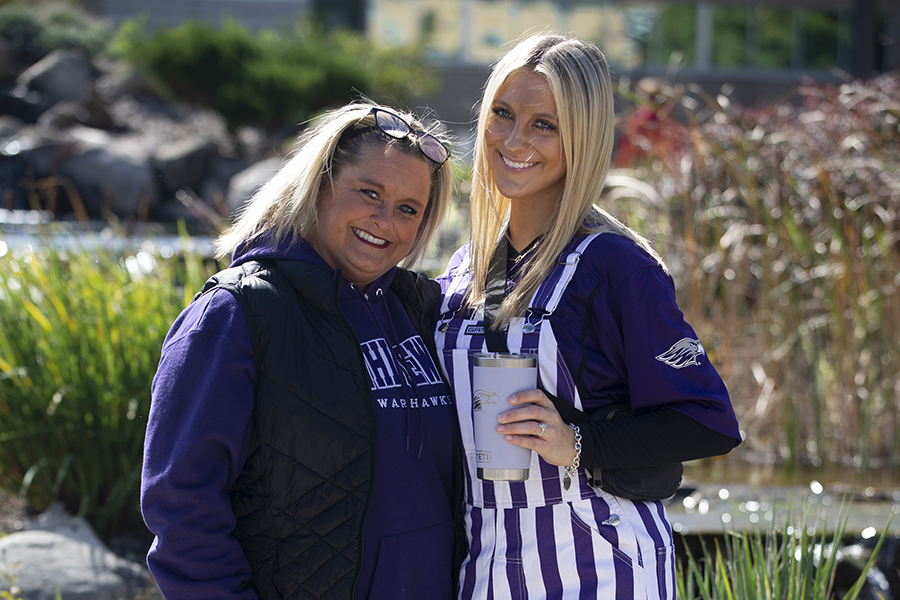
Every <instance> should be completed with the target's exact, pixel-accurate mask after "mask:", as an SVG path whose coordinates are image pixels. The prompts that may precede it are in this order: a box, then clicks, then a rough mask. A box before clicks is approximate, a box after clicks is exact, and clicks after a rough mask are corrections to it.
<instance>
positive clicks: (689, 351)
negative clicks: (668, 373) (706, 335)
mask: <svg viewBox="0 0 900 600" xmlns="http://www.w3.org/2000/svg"><path fill="white" fill-rule="evenodd" d="M703 354H706V350H704V349H703V344H701V343H700V341H699V340H692V339H691V338H682V339H680V340H678V341H677V342H675V343H674V344H673V345H672V347H671V348H669V349H668V350H666V351H665V352H663V353H662V354H660V355H659V356H657V357H656V360H658V361H660V362H663V363H666V364H667V365H669V366H670V367H672V368H673V369H683V368H685V367H690V366H691V365H699V364H700V361H699V360H697V358H698V357H699V356H701V355H703Z"/></svg>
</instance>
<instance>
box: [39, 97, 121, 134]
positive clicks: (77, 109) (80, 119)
mask: <svg viewBox="0 0 900 600" xmlns="http://www.w3.org/2000/svg"><path fill="white" fill-rule="evenodd" d="M37 125H38V127H44V128H48V129H65V128H66V127H71V126H73V125H84V126H86V127H91V128H94V129H103V130H106V131H115V130H117V129H119V127H117V126H116V124H115V123H113V120H112V117H111V116H110V114H109V111H108V110H107V108H106V105H105V104H104V103H103V101H102V100H100V98H99V97H98V96H97V95H96V94H91V95H90V96H89V97H88V98H87V100H85V101H84V102H71V101H62V102H57V103H56V104H54V105H53V106H52V107H50V108H49V109H47V110H46V111H45V112H44V113H42V114H41V116H40V117H38V120H37Z"/></svg>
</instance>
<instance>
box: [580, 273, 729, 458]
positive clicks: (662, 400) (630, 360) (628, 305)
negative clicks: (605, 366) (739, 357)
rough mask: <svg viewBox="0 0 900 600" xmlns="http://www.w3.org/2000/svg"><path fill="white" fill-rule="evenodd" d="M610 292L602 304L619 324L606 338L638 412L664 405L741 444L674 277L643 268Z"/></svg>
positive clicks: (724, 392) (612, 284) (613, 284)
mask: <svg viewBox="0 0 900 600" xmlns="http://www.w3.org/2000/svg"><path fill="white" fill-rule="evenodd" d="M608 294H609V296H608V298H602V297H601V298H600V299H599V300H600V301H601V302H603V303H604V304H605V305H606V306H607V307H608V310H609V311H610V312H611V316H612V319H613V321H614V323H615V325H616V326H615V327H607V328H606V332H605V333H606V339H607V340H608V343H609V344H610V347H611V351H612V352H614V353H616V354H619V359H620V360H619V361H618V362H619V365H618V368H619V369H621V375H622V376H623V377H624V378H625V380H626V381H627V386H628V390H629V395H630V402H631V406H632V409H633V410H634V412H635V414H636V415H640V414H641V413H642V412H646V411H647V410H650V409H653V408H657V407H661V406H665V407H667V408H671V409H674V410H677V411H679V412H682V413H683V414H685V415H687V416H689V417H691V418H692V419H694V420H696V421H697V422H699V423H700V424H702V425H705V426H706V427H709V428H710V429H712V430H714V431H717V432H719V433H721V434H724V435H727V436H730V437H733V438H734V439H735V440H740V439H741V436H740V432H739V431H738V427H737V420H736V419H735V415H734V411H733V409H732V406H731V401H730V399H729V396H728V390H727V389H726V387H725V384H724V382H723V381H722V378H721V377H720V376H719V374H718V372H717V371H716V369H715V367H714V366H713V365H712V363H711V362H710V360H709V356H708V355H707V353H706V349H705V348H704V347H703V344H702V343H701V342H700V340H699V339H698V337H697V334H696V333H695V332H694V330H693V329H692V328H691V326H690V325H689V324H688V323H687V322H686V321H685V320H684V315H683V314H682V312H681V310H680V309H679V308H678V305H677V303H676V300H675V289H674V285H673V284H672V280H671V278H670V277H669V276H668V275H667V274H666V273H665V272H664V271H663V270H662V269H661V268H660V267H659V266H657V265H652V266H647V267H644V268H639V269H637V270H635V271H633V272H630V273H628V274H627V275H625V276H623V277H622V278H621V279H619V280H613V281H610V287H609V292H608ZM601 309H602V308H601V307H599V306H595V307H594V310H601Z"/></svg>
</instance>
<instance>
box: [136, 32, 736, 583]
mask: <svg viewBox="0 0 900 600" xmlns="http://www.w3.org/2000/svg"><path fill="white" fill-rule="evenodd" d="M613 123H614V115H613V94H612V88H611V84H610V80H609V73H608V69H607V65H606V61H605V59H604V57H603V55H602V54H601V53H600V52H599V51H598V50H597V48H596V47H594V46H593V45H592V44H589V43H586V42H582V41H580V40H575V39H569V38H565V37H561V36H553V35H541V36H535V37H532V38H529V39H527V40H525V41H523V42H522V43H520V44H519V45H517V46H516V47H515V48H513V49H512V50H511V51H510V52H509V53H508V54H507V55H506V56H504V57H503V58H502V59H501V61H500V62H499V63H498V64H497V65H496V67H495V68H494V70H493V72H492V74H491V76H490V79H489V81H488V84H487V87H486V90H485V95H484V98H483V102H482V106H481V112H480V115H479V121H478V133H477V140H476V152H475V163H474V181H473V186H472V196H471V203H472V215H473V217H472V224H471V241H470V243H469V244H467V245H466V246H465V247H463V248H462V249H460V251H458V252H457V253H456V254H455V255H454V257H453V259H451V262H450V264H449V266H448V269H447V272H446V273H445V275H444V276H442V277H441V278H440V283H441V286H442V290H443V297H442V298H440V308H439V310H438V311H437V312H438V313H439V315H440V316H439V318H438V320H437V322H436V323H434V324H433V327H434V329H431V326H432V323H431V321H432V319H433V315H434V313H433V312H431V311H433V310H434V309H435V308H436V305H435V302H436V301H437V300H438V299H439V298H438V294H437V293H436V292H435V291H434V289H433V288H432V287H430V286H429V282H427V281H425V280H423V279H422V278H417V277H415V276H414V275H412V274H411V273H409V272H407V271H404V270H402V269H398V268H395V267H394V265H395V264H396V262H397V261H404V264H408V263H409V262H410V261H411V260H412V259H414V258H415V257H417V256H418V255H420V254H421V252H422V250H423V248H424V246H425V244H426V243H427V241H428V238H429V236H430V235H431V233H433V231H434V229H435V228H436V226H437V216H438V215H439V214H440V213H441V211H442V209H443V207H444V204H445V203H446V198H447V193H448V189H449V177H450V175H449V172H448V171H449V169H448V168H447V166H446V165H445V162H444V161H445V160H446V158H447V152H446V149H445V148H444V147H443V146H442V145H441V144H440V142H439V140H437V139H435V138H433V137H432V136H431V135H429V134H427V133H425V132H424V131H423V130H422V129H421V127H420V126H419V125H418V124H417V123H415V122H414V121H412V120H410V119H409V117H407V116H404V115H399V114H397V113H396V112H394V111H389V110H388V109H385V108H383V107H373V108H369V107H365V108H359V107H356V108H353V107H351V108H345V109H343V110H341V111H337V112H336V113H334V114H333V115H331V116H330V117H329V118H328V119H327V120H326V121H325V122H324V123H323V124H322V125H320V126H318V127H317V128H316V129H315V130H313V131H312V132H311V133H310V134H309V135H308V136H307V138H306V140H305V144H304V146H303V148H302V149H301V151H300V152H299V153H298V154H297V156H295V157H294V158H293V159H292V161H291V162H290V163H289V164H288V165H287V166H286V167H285V168H284V169H283V170H282V171H281V172H280V173H279V174H278V175H277V176H276V177H275V179H274V180H273V181H272V182H271V183H269V184H268V185H267V186H266V187H265V188H264V189H263V190H262V191H261V192H260V194H259V195H258V196H257V197H256V198H255V199H254V200H253V201H252V203H251V204H250V205H249V207H248V208H247V210H246V211H245V213H244V215H243V216H242V218H241V220H240V221H239V222H238V223H237V224H236V225H235V227H234V228H233V229H232V230H231V231H230V232H229V233H228V234H227V235H226V236H225V237H223V238H222V240H221V241H220V244H219V248H220V250H221V251H222V253H225V252H228V251H231V250H232V249H234V256H235V259H234V266H233V268H232V269H229V270H227V271H225V272H223V273H220V274H219V275H218V276H216V277H215V278H213V280H211V282H210V284H209V285H208V286H207V287H208V289H206V290H205V291H204V293H203V294H202V295H200V296H199V297H198V298H197V299H196V300H195V301H194V302H193V303H192V304H191V306H189V307H188V309H186V311H185V312H184V313H183V314H182V316H181V317H179V319H178V321H176V323H175V325H174V326H173V328H172V330H171V332H170V333H169V336H168V338H167V340H166V342H165V347H164V352H163V358H162V361H161V363H160V370H159V373H158V375H157V377H156V379H155V381H154V403H153V409H152V411H153V412H152V414H151V425H150V427H149V429H148V437H147V446H146V457H145V470H144V482H143V489H142V492H143V497H142V502H143V509H144V515H145V520H146V521H147V523H148V526H149V527H150V529H151V530H152V531H154V533H155V534H156V536H157V538H156V542H155V543H154V546H153V548H152V549H151V553H150V556H149V563H150V566H151V570H152V571H153V573H154V575H155V576H156V577H157V580H158V581H159V583H160V587H161V588H162V589H163V592H164V593H166V594H167V595H168V596H170V597H173V598H174V597H192V596H195V595H204V596H207V595H208V596H213V595H215V596H223V597H235V598H253V597H254V594H256V595H257V597H260V598H281V597H286V598H287V597H290V598H307V597H308V598H351V597H352V598H380V597H385V598H398V599H402V598H410V599H412V598H447V597H449V596H450V595H451V583H450V580H451V579H454V578H456V574H455V573H451V572H450V571H451V569H452V567H451V565H452V564H453V556H452V553H453V523H452V520H453V519H452V517H453V512H454V507H455V499H454V491H453V490H454V485H455V482H454V472H455V471H454V467H453V466H452V464H453V461H452V455H453V453H454V449H455V447H456V446H457V445H458V444H460V443H461V445H462V447H463V449H464V453H465V463H466V464H465V481H464V482H461V483H456V485H459V486H460V487H462V488H463V489H464V495H465V505H464V519H465V526H466V530H467V536H468V544H467V548H466V551H465V560H464V563H463V565H462V569H461V571H460V572H459V575H458V583H459V587H460V593H459V597H460V598H462V599H469V598H510V599H525V598H529V599H531V600H534V599H537V598H569V597H573V598H574V597H579V598H627V599H632V598H641V599H644V598H647V599H657V598H658V599H665V598H674V595H675V592H674V557H673V548H672V533H671V529H670V527H669V524H668V522H667V519H666V513H665V508H664V506H663V505H662V503H661V502H659V501H637V500H628V499H626V498H624V497H620V496H616V495H613V494H611V493H609V492H608V491H605V490H604V489H602V488H601V487H599V486H598V485H597V482H596V481H595V480H592V479H590V478H588V477H587V476H586V474H587V473H588V470H589V469H591V470H597V469H614V468H619V469H621V468H630V467H646V466H652V465H659V464H663V463H670V462H673V461H684V460H691V459H695V458H700V457H704V456H710V455H715V454H722V453H725V452H728V451H729V450H730V449H731V448H732V447H734V446H735V445H736V444H737V443H739V441H740V435H739V432H738V430H737V424H736V422H735V418H734V413H733V411H732V408H731V405H730V401H729V399H728V394H727V391H726V389H725V386H724V384H723V383H722V381H721V379H720V378H719V376H718V374H717V373H716V371H715V369H714V368H713V367H712V365H711V364H710V362H709V360H708V358H707V357H706V355H705V352H704V349H703V346H702V344H701V343H700V342H699V340H697V337H696V335H695V333H694V332H693V330H692V329H691V328H690V326H689V325H688V324H687V323H685V321H684V319H683V316H682V314H681V312H680V310H679V309H678V307H677V305H676V303H675V294H674V288H673V285H672V281H671V278H670V277H669V275H668V273H667V272H666V269H665V266H664V264H663V263H662V261H661V259H660V258H659V256H658V255H657V254H656V253H655V252H654V251H653V250H652V249H651V247H650V246H649V244H648V243H647V242H646V241H645V240H644V239H642V238H641V237H640V236H638V235H637V234H635V233H634V232H633V231H631V230H630V229H628V228H627V227H625V226H624V225H622V224H621V223H619V222H618V221H616V220H615V219H614V218H613V217H611V216H610V215H609V214H607V213H605V212H604V211H602V210H601V209H599V208H598V207H596V206H594V203H595V202H597V201H598V200H599V199H600V196H601V192H602V190H603V186H604V181H605V178H606V173H607V170H608V168H609V163H610V158H611V154H612V147H613V139H614V132H613ZM432 334H433V337H432ZM435 340H436V342H437V346H438V348H437V351H438V356H439V357H440V363H441V367H442V369H443V370H444V372H445V373H446V375H447V378H448V379H449V381H450V384H451V385H452V388H453V389H452V396H453V398H454V400H453V401H451V399H450V397H451V394H450V391H449V390H448V389H447V388H446V387H445V386H444V383H443V382H442V380H441V377H440V376H439V374H438V371H437V369H436V367H435V365H434V363H433V362H432V361H431V359H430V356H429V352H428V350H427V349H428V347H432V348H433V346H432V342H433V341H435ZM498 347H499V348H502V349H508V350H510V351H513V352H532V353H536V354H537V355H538V367H539V385H540V388H541V389H540V390H532V391H528V392H523V393H519V394H516V395H515V396H513V397H512V398H510V400H509V402H510V409H511V410H509V411H507V412H506V413H504V414H503V415H501V419H500V422H499V423H498V425H497V430H498V432H499V433H501V434H503V435H504V436H506V439H507V440H508V441H509V442H510V443H513V444H516V445H519V446H523V447H526V448H531V449H533V450H535V454H534V458H533V461H532V465H531V468H530V472H531V477H530V478H529V479H528V480H527V481H524V482H503V481H483V480H480V479H478V478H477V462H476V456H475V448H474V438H473V426H472V417H471V414H472V400H471V396H472V388H471V369H472V355H473V354H475V353H478V352H482V351H485V350H491V351H494V350H495V349H496V348H498ZM454 404H455V407H454ZM612 405H615V406H617V407H621V408H622V410H623V411H624V412H625V413H626V414H628V415H632V418H621V419H612V420H600V419H597V418H594V417H596V416H597V415H600V414H607V412H608V411H607V410H606V409H607V408H608V407H609V406H612ZM561 411H562V412H565V413H566V415H567V416H566V419H565V420H564V419H563V417H562V416H561V414H560V413H561ZM572 414H576V415H582V417H579V418H572V417H571V415H572ZM456 416H458V418H459V425H460V429H461V436H460V435H459V434H458V432H457V425H456V420H455V418H456ZM376 432H377V435H376ZM460 437H461V442H460V440H459V438H460Z"/></svg>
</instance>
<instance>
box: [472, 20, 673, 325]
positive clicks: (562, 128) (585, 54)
mask: <svg viewBox="0 0 900 600" xmlns="http://www.w3.org/2000/svg"><path fill="white" fill-rule="evenodd" d="M520 69H524V70H527V71H530V72H533V73H535V74H538V75H540V76H542V77H544V78H545V79H546V80H547V83H548V84H549V87H550V91H551V92H552V93H553V98H554V99H555V101H556V109H557V117H558V121H559V134H560V141H561V143H562V151H563V154H564V156H565V160H566V176H565V183H564V186H563V191H562V197H561V198H560V201H559V203H558V204H557V205H556V208H555V211H554V214H553V215H552V217H551V218H550V220H549V228H548V230H547V231H546V233H545V234H544V239H543V241H542V242H541V243H540V245H539V246H538V248H537V250H536V251H535V253H534V255H533V256H532V257H531V258H530V259H528V262H527V263H526V264H525V265H523V267H522V270H521V272H522V273H524V275H523V276H522V279H521V280H520V281H519V283H518V285H517V286H516V288H515V289H514V290H513V291H512V292H511V293H510V294H509V295H508V296H507V297H506V298H505V299H504V300H503V303H502V304H501V305H500V310H499V312H498V315H497V319H496V322H495V327H497V328H498V329H499V328H503V327H505V326H506V325H508V324H509V322H510V321H511V320H512V319H513V318H514V317H516V316H522V315H524V314H525V312H526V310H527V309H528V303H529V302H530V300H531V297H532V296H533V295H534V293H535V291H537V288H538V287H539V286H540V284H541V282H542V281H543V280H544V278H545V277H546V276H547V275H548V274H549V273H550V271H551V270H552V269H553V267H554V265H555V264H556V261H557V257H558V256H559V254H560V253H561V252H562V251H563V250H564V249H565V248H566V246H567V245H568V243H569V241H570V240H571V239H572V237H573V236H574V235H576V234H578V233H593V232H601V231H602V232H609V233H615V234H619V235H623V236H626V237H628V238H631V239H632V240H634V241H635V242H636V243H637V244H638V245H639V246H641V247H642V248H643V249H644V250H646V251H647V252H648V253H649V254H650V255H651V256H652V257H654V258H655V259H656V260H657V261H659V263H660V264H661V265H662V264H663V263H662V260H661V259H660V257H659V255H658V254H656V252H655V251H654V250H653V249H652V248H651V247H650V244H649V243H648V242H647V240H645V239H644V238H642V237H641V236H640V235H638V234H637V233H636V232H634V231H633V230H631V229H630V228H628V227H626V226H625V225H624V224H622V223H621V222H619V221H618V220H617V219H616V218H615V217H613V216H612V215H610V214H609V213H607V212H606V211H604V210H603V209H601V208H599V207H598V206H596V205H595V204H594V203H595V202H597V201H598V200H599V199H600V197H601V194H602V192H603V186H604V184H605V182H606V175H607V173H608V172H609V164H610V159H611V157H612V151H613V142H614V139H615V137H614V136H615V132H614V125H615V114H614V109H613V91H612V83H611V81H610V77H609V68H608V66H607V63H606V58H605V57H604V56H603V53H602V52H600V50H599V49H597V47H596V46H595V45H594V44H592V43H590V42H586V41H583V40H580V39H577V38H569V37H566V36H562V35H554V34H539V35H534V36H531V37H528V38H526V39H524V40H523V41H521V42H519V43H518V44H517V45H516V46H515V47H513V48H512V49H511V50H510V51H509V52H507V53H506V54H505V55H504V56H503V57H502V58H501V59H500V60H499V61H498V62H497V64H496V65H495V66H494V68H493V70H492V71H491V75H490V77H489V78H488V81H487V85H486V86H485V91H484V95H483V96H482V100H481V106H480V110H479V115H478V128H477V135H476V141H475V158H474V165H473V175H472V179H473V184H472V191H471V207H472V219H471V225H470V239H471V247H470V250H469V253H470V268H471V270H472V281H471V283H470V285H469V291H468V293H467V295H466V304H467V305H468V306H470V307H472V308H478V307H480V306H481V305H482V304H483V302H484V285H485V278H486V276H487V272H488V267H489V265H490V261H491V257H492V255H493V253H494V249H495V247H496V245H497V243H498V242H499V240H500V236H501V235H503V234H504V232H505V229H506V227H507V223H508V221H509V212H510V206H511V200H510V199H509V198H507V197H505V196H503V194H501V193H500V191H499V190H498V189H497V186H496V184H495V183H494V180H493V176H492V174H491V170H490V165H489V163H488V157H489V151H488V149H487V147H486V141H485V133H486V131H485V129H486V127H487V124H488V120H489V117H490V116H491V112H492V105H493V102H494V99H495V98H496V96H497V92H498V90H499V89H500V87H501V86H502V85H503V84H504V82H505V81H506V80H507V78H508V77H509V76H510V75H511V74H513V73H514V72H515V71H518V70H520ZM504 259H505V257H504Z"/></svg>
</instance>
